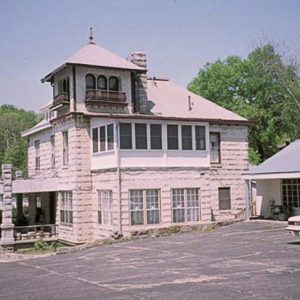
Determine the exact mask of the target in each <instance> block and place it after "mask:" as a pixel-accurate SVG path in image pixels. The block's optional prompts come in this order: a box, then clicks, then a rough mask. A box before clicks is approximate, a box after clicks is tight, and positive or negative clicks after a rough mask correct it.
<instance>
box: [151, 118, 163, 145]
mask: <svg viewBox="0 0 300 300" xmlns="http://www.w3.org/2000/svg"><path fill="white" fill-rule="evenodd" d="M150 143H151V149H162V136H161V125H160V124H150Z"/></svg>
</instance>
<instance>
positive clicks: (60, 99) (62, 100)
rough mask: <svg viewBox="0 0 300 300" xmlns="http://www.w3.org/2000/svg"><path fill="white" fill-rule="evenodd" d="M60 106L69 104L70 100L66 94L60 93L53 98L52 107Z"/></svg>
mask: <svg viewBox="0 0 300 300" xmlns="http://www.w3.org/2000/svg"><path fill="white" fill-rule="evenodd" d="M60 104H62V105H66V104H67V105H69V104H70V98H69V94H68V93H65V92H62V93H60V94H58V95H56V96H55V97H54V99H53V103H52V107H54V106H57V105H60Z"/></svg>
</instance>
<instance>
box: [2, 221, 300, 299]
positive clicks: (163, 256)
mask: <svg viewBox="0 0 300 300" xmlns="http://www.w3.org/2000/svg"><path fill="white" fill-rule="evenodd" d="M283 228H284V225H282V224H275V223H261V222H253V221H251V222H243V223H237V224H234V225H230V226H226V227H222V228H220V229H218V230H216V231H213V232H208V233H189V234H180V235H173V236H170V237H162V238H156V239H153V240H151V239H147V240H146V239H145V240H139V241H133V242H127V243H121V244H115V245H111V246H103V247H99V248H94V249H90V250H86V251H82V252H78V253H73V254H66V255H60V256H51V257H46V258H38V259H31V260H26V261H19V262H13V263H1V264H0V299H1V300H2V299H8V300H14V299H22V300H24V299H222V300H223V299H230V300H233V299H272V300H273V299H300V242H298V240H297V239H295V238H293V237H291V236H288V235H287V234H286V233H285V232H284V230H283Z"/></svg>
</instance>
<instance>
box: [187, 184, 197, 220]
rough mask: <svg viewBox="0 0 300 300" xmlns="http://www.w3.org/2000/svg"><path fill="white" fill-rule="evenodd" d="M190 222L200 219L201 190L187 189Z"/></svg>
mask: <svg viewBox="0 0 300 300" xmlns="http://www.w3.org/2000/svg"><path fill="white" fill-rule="evenodd" d="M186 193H187V207H188V210H187V217H188V222H192V221H199V190H198V189H187V190H186Z"/></svg>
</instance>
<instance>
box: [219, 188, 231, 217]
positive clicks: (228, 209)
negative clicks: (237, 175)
mask: <svg viewBox="0 0 300 300" xmlns="http://www.w3.org/2000/svg"><path fill="white" fill-rule="evenodd" d="M221 190H226V191H229V197H227V198H221V197H220V191H221ZM228 200H229V207H226V208H224V207H222V206H224V204H223V205H220V203H221V201H228ZM218 205H219V210H224V211H230V210H231V207H232V203H231V188H230V187H228V186H220V187H219V188H218Z"/></svg>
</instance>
